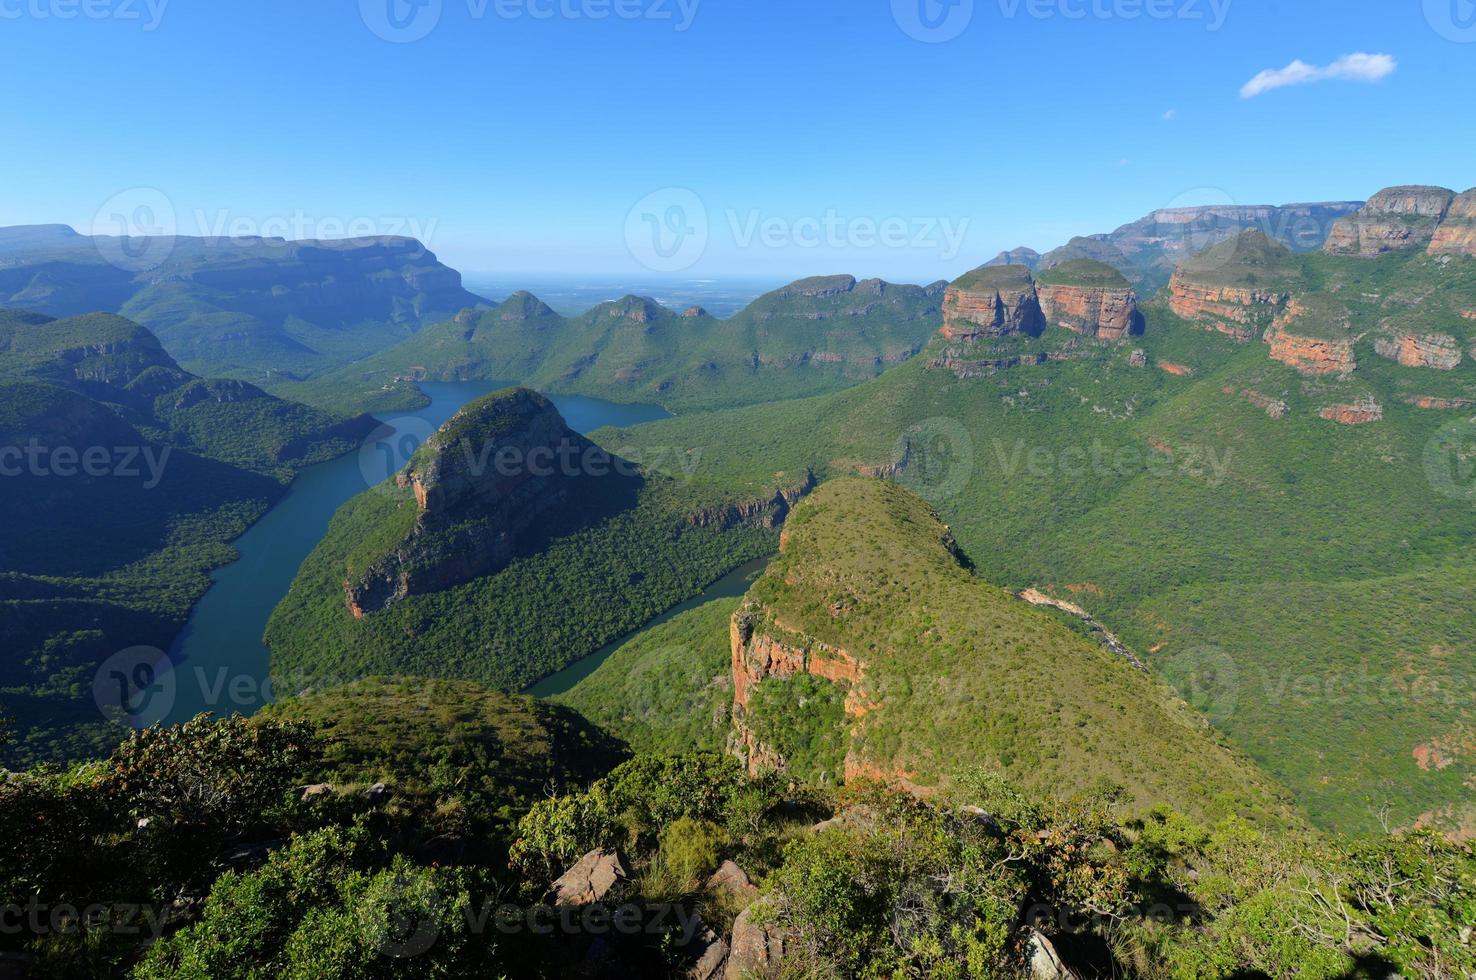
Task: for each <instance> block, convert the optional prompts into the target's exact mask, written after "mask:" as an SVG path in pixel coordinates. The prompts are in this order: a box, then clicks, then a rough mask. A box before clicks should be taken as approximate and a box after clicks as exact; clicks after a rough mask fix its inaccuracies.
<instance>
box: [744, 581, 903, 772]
mask: <svg viewBox="0 0 1476 980" xmlns="http://www.w3.org/2000/svg"><path fill="white" fill-rule="evenodd" d="M764 621H765V616H764V612H763V609H762V608H761V607H759V606H757V605H756V604H754V603H752V602H748V603H745V604H744V605H743V607H742V608H740V609H739V610H738V611H737V612H736V613H734V614H733V619H732V621H731V622H730V624H729V638H730V643H731V650H732V672H733V746H734V748H735V749H736V750H737V751H738V753H739V755H740V756H742V758H743V759H744V761H745V763H746V765H747V767H748V771H749V773H750V774H751V775H755V776H756V775H758V774H759V773H760V772H762V771H763V770H765V769H783V768H784V766H785V760H784V759H783V757H782V756H780V755H779V754H778V753H776V752H775V751H773V750H772V749H771V748H769V747H767V746H765V745H763V744H761V743H760V742H759V741H758V740H757V738H756V737H755V736H754V733H753V731H752V729H750V728H749V727H748V725H747V724H746V718H747V714H748V704H749V701H750V699H751V698H752V696H753V691H754V689H755V688H757V687H758V685H759V684H760V683H761V682H762V681H763V680H764V679H765V678H769V677H794V676H796V675H798V674H806V673H807V674H810V675H811V676H814V677H820V678H824V679H825V680H828V681H831V682H832V683H835V684H839V685H841V686H842V687H844V688H846V689H847V694H846V700H845V711H846V715H847V717H852V718H859V717H861V716H863V715H865V714H866V713H867V712H868V711H871V710H873V708H874V707H875V705H873V704H872V703H871V702H870V700H869V699H868V697H867V695H866V693H865V691H864V688H863V684H864V681H865V676H866V668H865V666H864V665H863V664H861V663H860V662H859V661H857V660H856V658H855V657H853V656H851V655H850V654H849V653H847V652H846V651H844V650H841V649H839V648H838V647H832V646H830V645H829V644H826V643H822V642H820V641H819V640H803V639H800V638H798V637H796V638H789V637H783V636H776V635H773V634H774V633H777V632H779V631H778V629H777V627H773V626H765V625H764ZM771 631H772V632H771Z"/></svg>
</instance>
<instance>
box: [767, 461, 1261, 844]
mask: <svg viewBox="0 0 1476 980" xmlns="http://www.w3.org/2000/svg"><path fill="white" fill-rule="evenodd" d="M785 535H786V546H785V548H784V551H783V552H782V553H781V554H780V555H779V557H778V558H776V559H774V561H773V562H771V563H770V565H769V568H768V570H767V571H766V572H765V574H764V575H763V576H762V577H760V578H759V580H758V581H757V582H755V583H754V587H753V588H752V589H751V590H750V591H749V594H748V601H747V603H746V604H745V607H744V617H745V619H746V621H747V626H748V628H749V629H750V630H751V631H752V635H754V636H764V637H769V638H771V639H773V640H774V641H776V642H779V643H782V644H784V646H785V647H786V648H789V649H822V650H839V651H844V652H845V653H846V654H848V655H849V656H850V657H851V658H853V659H854V660H856V661H858V662H859V665H860V666H859V673H860V678H859V680H857V681H855V682H850V683H848V684H847V685H846V688H847V690H848V691H849V692H850V693H849V697H850V699H854V700H855V701H857V702H858V703H861V704H863V705H866V708H865V710H864V714H862V715H861V716H860V718H859V719H856V718H847V719H846V720H845V723H844V724H843V723H842V708H841V700H842V699H843V698H844V697H845V696H846V695H845V694H844V693H840V694H838V693H837V688H836V687H835V686H833V685H824V686H821V682H819V681H816V680H815V679H813V678H807V679H805V680H803V681H778V680H776V679H773V678H771V679H769V680H765V681H763V683H761V684H760V685H759V687H758V690H757V692H756V694H755V695H754V698H753V703H752V704H751V705H750V710H749V712H748V714H749V715H750V716H751V717H752V719H753V720H752V724H751V725H750V727H751V728H752V729H753V730H754V732H755V734H756V735H757V736H758V738H759V741H760V742H761V743H765V744H768V745H769V747H771V748H776V749H778V750H779V751H780V752H781V754H782V755H784V757H785V759H786V760H787V761H788V762H789V763H790V764H791V765H793V766H795V767H796V768H797V770H798V771H799V772H801V773H804V774H807V775H810V774H815V773H818V772H821V771H828V772H830V773H831V774H832V776H834V775H835V774H836V773H837V771H838V769H839V762H840V760H841V759H842V758H843V757H845V756H846V755H847V752H848V751H849V753H850V754H851V755H852V756H854V758H855V759H856V761H857V762H858V764H860V765H862V766H870V767H873V768H875V769H877V770H880V771H882V772H886V773H894V772H895V773H899V774H905V776H906V778H907V779H908V780H909V781H911V782H914V783H918V784H921V785H925V786H938V785H943V784H946V783H947V781H948V780H949V779H950V778H951V776H952V774H953V773H955V772H957V771H959V770H960V769H961V768H962V767H964V766H966V765H970V764H984V763H987V764H989V765H992V766H997V767H998V768H999V770H1000V771H1001V772H1003V773H1004V774H1005V775H1006V776H1007V777H1008V778H1009V779H1010V780H1011V781H1012V782H1014V783H1016V784H1018V785H1019V786H1021V787H1022V788H1024V789H1026V790H1028V791H1031V792H1033V793H1048V792H1051V791H1053V790H1058V789H1060V788H1062V787H1072V788H1086V787H1088V786H1090V785H1092V784H1093V783H1094V782H1095V781H1098V780H1109V781H1111V782H1113V783H1115V784H1117V785H1119V786H1121V787H1122V788H1123V789H1124V791H1125V800H1126V801H1127V802H1128V803H1130V804H1132V805H1134V806H1136V807H1138V808H1141V809H1146V808H1147V807H1150V806H1152V805H1154V804H1156V803H1160V802H1169V803H1172V804H1173V805H1174V806H1176V807H1178V808H1180V809H1183V810H1185V811H1186V812H1193V813H1198V814H1208V815H1215V816H1218V815H1223V814H1228V813H1244V814H1248V815H1253V816H1255V817H1256V818H1258V819H1269V820H1273V821H1274V820H1277V819H1280V815H1281V813H1282V812H1283V807H1282V806H1281V804H1279V803H1278V801H1277V800H1276V794H1275V791H1274V790H1272V788H1271V787H1270V786H1269V784H1268V782H1267V781H1266V780H1265V779H1264V778H1263V777H1262V776H1261V774H1260V773H1258V772H1257V771H1256V770H1255V768H1254V767H1253V766H1251V765H1250V764H1249V763H1248V762H1246V761H1243V760H1241V759H1239V758H1237V757H1236V756H1235V755H1234V754H1232V753H1231V752H1229V751H1227V750H1226V749H1225V748H1224V746H1222V745H1221V744H1219V742H1218V741H1217V740H1216V738H1215V737H1214V736H1213V735H1212V734H1211V732H1210V731H1209V730H1208V729H1207V726H1205V724H1204V722H1203V720H1202V719H1200V718H1199V717H1198V716H1196V715H1194V714H1193V713H1192V712H1191V711H1189V710H1188V709H1187V707H1186V706H1184V705H1183V704H1182V703H1181V702H1178V700H1177V699H1176V698H1175V697H1174V696H1173V695H1172V694H1171V693H1170V692H1168V691H1167V690H1166V689H1165V688H1163V687H1162V686H1161V685H1160V684H1159V683H1158V682H1157V681H1155V680H1153V679H1152V678H1151V677H1149V676H1148V675H1146V674H1144V673H1142V672H1141V671H1139V670H1137V669H1136V668H1134V667H1133V666H1132V665H1131V664H1130V663H1128V661H1127V660H1126V659H1125V658H1123V657H1121V656H1118V655H1116V654H1113V653H1111V652H1110V651H1108V650H1106V649H1103V648H1101V647H1098V646H1097V645H1096V644H1094V643H1092V642H1090V641H1088V640H1085V639H1083V638H1082V637H1080V636H1079V635H1078V634H1077V633H1075V632H1073V631H1072V630H1070V629H1068V628H1067V627H1065V626H1063V625H1062V624H1061V623H1059V622H1058V621H1057V620H1055V619H1054V618H1052V617H1050V616H1048V615H1046V614H1045V613H1042V612H1039V611H1037V610H1035V609H1032V608H1031V607H1030V606H1028V605H1027V604H1026V603H1024V602H1022V601H1020V600H1018V599H1016V598H1015V597H1014V596H1012V595H1010V594H1008V593H1006V592H1004V591H1002V590H1000V589H997V588H994V587H992V586H989V585H986V584H984V583H982V582H980V581H978V580H977V579H976V578H975V577H974V576H973V575H972V574H971V573H970V572H969V571H968V570H966V569H965V568H964V567H963V566H962V565H960V564H959V563H958V561H957V560H956V558H955V557H954V555H953V553H952V552H951V550H950V547H951V544H952V539H951V536H950V533H949V531H948V529H947V528H946V527H944V526H943V525H942V524H941V523H940V522H939V521H938V520H937V519H936V518H935V517H934V516H933V515H932V514H931V512H930V511H929V509H928V507H927V505H926V504H925V503H924V502H923V501H922V500H921V499H920V498H918V497H917V496H916V495H915V494H913V493H911V492H909V491H908V490H906V489H904V488H902V487H899V486H896V485H894V484H888V483H883V482H880V481H876V480H861V479H856V478H851V479H838V480H834V481H831V482H829V483H826V484H824V485H822V486H821V487H820V488H819V489H818V490H816V491H815V493H813V494H811V495H810V496H809V497H808V498H807V499H806V500H804V501H803V502H802V503H801V504H800V505H799V506H798V507H796V508H795V511H794V513H793V514H792V515H791V516H790V518H789V521H788V522H787V523H786V525H785ZM817 644H823V645H824V646H823V647H817ZM1044 677H1049V678H1050V682H1049V684H1048V685H1047V684H1043V682H1042V678H1044ZM740 720H741V721H745V722H746V721H747V719H744V718H740ZM766 733H772V738H774V739H775V740H776V741H777V744H776V743H775V742H770V741H769V738H766V737H765V734H766ZM840 736H844V737H840ZM785 747H788V748H789V751H785Z"/></svg>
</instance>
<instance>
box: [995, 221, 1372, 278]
mask: <svg viewBox="0 0 1476 980" xmlns="http://www.w3.org/2000/svg"><path fill="white" fill-rule="evenodd" d="M1362 206H1363V205H1362V202H1360V201H1328V202H1322V203H1314V204H1284V205H1280V206H1272V205H1249V206H1241V205H1207V206H1204V207H1187V208H1161V209H1159V210H1157V211H1154V212H1153V213H1152V214H1149V215H1146V216H1144V217H1142V218H1139V219H1138V220H1136V221H1132V222H1129V223H1128V224H1125V225H1122V226H1121V227H1119V228H1118V229H1117V230H1115V231H1112V232H1108V233H1106V234H1098V235H1084V236H1078V237H1076V238H1073V239H1071V241H1070V242H1068V243H1067V244H1065V245H1063V246H1061V247H1060V248H1056V249H1052V250H1051V251H1048V252H1046V253H1045V254H1044V255H1039V254H1037V253H1035V252H1034V250H1033V249H1028V248H1020V249H1013V250H1011V251H1009V252H1002V253H1001V254H1000V255H999V256H997V257H995V258H994V259H992V260H991V261H990V264H991V265H1000V264H1012V265H1024V266H1027V267H1028V268H1030V269H1031V270H1032V271H1041V270H1045V269H1049V268H1051V267H1053V266H1057V265H1061V264H1063V263H1066V262H1070V261H1072V260H1075V259H1092V260H1095V261H1098V262H1103V263H1106V264H1107V265H1110V266H1112V267H1113V268H1115V269H1117V270H1118V271H1119V272H1121V273H1123V275H1125V276H1126V277H1127V278H1128V279H1129V280H1130V281H1131V282H1132V284H1133V285H1134V286H1135V287H1136V288H1137V289H1138V291H1139V293H1140V294H1141V295H1143V296H1145V297H1146V296H1151V295H1152V294H1153V293H1156V292H1157V291H1158V290H1159V289H1160V288H1161V287H1162V286H1164V285H1165V284H1166V283H1167V282H1168V280H1169V277H1170V276H1172V275H1173V271H1174V269H1175V268H1177V267H1178V265H1179V264H1180V263H1181V262H1183V261H1184V260H1185V259H1187V258H1189V257H1190V256H1192V255H1196V254H1198V253H1200V252H1202V251H1204V250H1205V249H1208V248H1211V247H1213V246H1215V245H1218V244H1219V243H1220V242H1223V241H1227V240H1229V239H1232V238H1235V237H1237V236H1239V235H1240V234H1241V233H1242V232H1245V231H1259V232H1261V233H1262V234H1264V235H1266V236H1267V237H1268V238H1270V239H1272V240H1273V241H1277V242H1280V243H1281V244H1283V245H1285V246H1286V247H1288V248H1290V249H1292V250H1293V251H1296V252H1310V251H1315V250H1317V249H1320V248H1322V247H1323V244H1324V242H1326V241H1327V239H1328V235H1329V233H1330V231H1331V230H1332V228H1333V227H1334V222H1336V221H1337V220H1338V219H1339V218H1342V217H1344V216H1346V215H1349V214H1352V213H1353V212H1355V211H1357V210H1358V209H1359V208H1360V207H1362ZM1032 256H1033V258H1032Z"/></svg>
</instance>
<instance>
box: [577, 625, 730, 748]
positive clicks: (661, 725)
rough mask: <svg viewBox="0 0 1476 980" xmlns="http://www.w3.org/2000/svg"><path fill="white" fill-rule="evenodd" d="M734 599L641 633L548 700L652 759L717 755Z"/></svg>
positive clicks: (724, 719)
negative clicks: (699, 752) (698, 753)
mask: <svg viewBox="0 0 1476 980" xmlns="http://www.w3.org/2000/svg"><path fill="white" fill-rule="evenodd" d="M738 604H739V600H737V599H714V600H712V601H711V602H707V603H704V604H702V605H701V606H698V607H697V608H695V609H690V610H688V611H687V612H684V613H682V614H680V615H678V616H675V617H673V618H672V619H670V620H668V621H667V622H664V623H661V624H660V625H658V626H653V627H651V628H650V629H647V630H643V631H642V632H641V633H640V634H638V635H637V636H635V637H632V638H631V639H630V641H628V642H627V643H624V644H622V645H621V647H620V648H619V649H618V650H616V651H615V652H614V653H612V654H611V655H610V657H609V659H608V660H606V661H605V662H604V663H602V664H600V666H599V667H598V668H597V669H596V670H595V671H594V672H593V673H592V674H590V675H589V676H588V677H586V678H584V680H582V681H580V682H579V683H578V684H576V685H575V686H574V687H573V688H572V689H571V690H569V691H568V692H567V693H565V694H561V695H559V696H558V697H556V698H554V699H553V700H554V701H556V702H558V703H560V704H566V705H568V706H569V707H571V708H574V709H575V710H576V711H578V712H579V713H580V714H582V715H583V716H584V717H586V718H588V719H589V720H590V721H592V722H594V723H595V724H597V725H599V726H600V727H601V728H603V729H605V730H606V731H608V732H611V733H613V734H615V735H617V736H619V737H620V738H622V739H624V740H625V741H626V742H627V743H629V745H630V747H631V748H632V749H633V750H635V751H636V752H640V753H650V754H655V755H665V754H676V753H680V752H691V751H695V750H698V749H703V750H712V751H719V750H721V749H722V748H723V746H724V744H725V743H726V741H727V737H728V712H729V709H730V707H731V706H732V702H733V684H732V675H731V671H730V665H729V656H730V654H729V649H728V621H729V620H730V619H731V618H732V616H733V612H734V611H735V610H736V609H737V608H738Z"/></svg>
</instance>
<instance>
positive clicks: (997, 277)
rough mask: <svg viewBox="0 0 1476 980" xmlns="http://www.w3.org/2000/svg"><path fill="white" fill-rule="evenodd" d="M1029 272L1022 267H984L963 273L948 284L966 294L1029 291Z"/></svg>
mask: <svg viewBox="0 0 1476 980" xmlns="http://www.w3.org/2000/svg"><path fill="white" fill-rule="evenodd" d="M1030 282H1031V277H1030V270H1029V269H1027V268H1026V267H1025V266H1023V265H986V266H981V267H979V268H977V269H974V270H972V271H970V272H965V273H964V274H963V275H961V276H959V277H958V278H957V279H955V280H953V282H952V283H950V285H951V286H953V288H954V289H962V290H966V291H968V292H988V291H989V290H991V289H994V290H1008V289H1029V288H1030Z"/></svg>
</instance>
